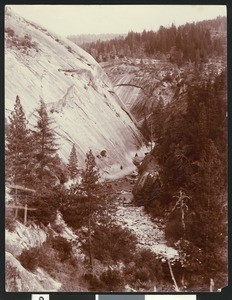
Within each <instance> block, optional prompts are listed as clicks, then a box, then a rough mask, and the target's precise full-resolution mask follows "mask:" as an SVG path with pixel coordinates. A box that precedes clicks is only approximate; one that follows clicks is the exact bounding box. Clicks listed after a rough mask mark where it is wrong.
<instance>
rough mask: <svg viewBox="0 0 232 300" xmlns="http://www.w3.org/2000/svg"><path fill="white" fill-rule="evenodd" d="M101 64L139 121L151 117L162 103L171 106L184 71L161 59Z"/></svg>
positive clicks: (118, 93) (121, 97)
mask: <svg viewBox="0 0 232 300" xmlns="http://www.w3.org/2000/svg"><path fill="white" fill-rule="evenodd" d="M101 65H102V67H103V68H104V70H105V71H106V73H107V75H108V76H109V78H110V79H111V80H112V82H113V85H114V88H115V91H116V93H117V95H118V96H119V97H120V99H122V101H123V102H124V104H125V106H126V107H127V109H128V110H129V111H130V113H131V114H132V115H133V116H134V117H135V119H136V120H137V122H140V121H142V120H143V119H144V118H145V117H148V116H149V115H150V114H151V112H152V111H153V110H154V109H155V107H156V106H157V103H158V102H159V101H162V102H163V103H164V104H165V105H166V104H167V103H169V102H170V101H171V99H172V98H173V96H174V94H175V92H176V90H177V85H178V82H179V81H180V80H181V70H180V69H179V68H178V67H177V66H175V65H173V64H170V63H169V62H166V61H161V60H155V59H143V60H140V59H134V60H129V59H128V60H125V59H124V60H122V61H121V60H119V61H115V62H111V63H110V62H109V63H108V62H105V63H101ZM182 71H183V70H182Z"/></svg>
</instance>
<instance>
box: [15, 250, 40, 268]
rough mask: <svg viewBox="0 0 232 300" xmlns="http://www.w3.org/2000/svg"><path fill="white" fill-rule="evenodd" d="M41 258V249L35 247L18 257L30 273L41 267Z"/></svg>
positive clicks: (24, 251)
mask: <svg viewBox="0 0 232 300" xmlns="http://www.w3.org/2000/svg"><path fill="white" fill-rule="evenodd" d="M40 256H41V248H40V247H34V248H30V249H28V250H27V249H24V250H23V252H22V253H21V255H20V256H19V257H18V259H19V261H20V262H21V265H22V266H23V267H24V268H25V269H27V270H28V271H31V272H34V271H35V270H36V268H37V267H38V265H39V261H40Z"/></svg>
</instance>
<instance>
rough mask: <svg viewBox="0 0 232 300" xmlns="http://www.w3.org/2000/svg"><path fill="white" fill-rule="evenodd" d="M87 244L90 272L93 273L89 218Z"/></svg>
mask: <svg viewBox="0 0 232 300" xmlns="http://www.w3.org/2000/svg"><path fill="white" fill-rule="evenodd" d="M88 244H89V249H88V252H89V265H90V268H91V271H93V258H92V242H91V223H90V217H89V220H88Z"/></svg>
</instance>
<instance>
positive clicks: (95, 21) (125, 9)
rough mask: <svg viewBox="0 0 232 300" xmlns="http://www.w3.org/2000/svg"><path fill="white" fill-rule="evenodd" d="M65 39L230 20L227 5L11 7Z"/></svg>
mask: <svg viewBox="0 0 232 300" xmlns="http://www.w3.org/2000/svg"><path fill="white" fill-rule="evenodd" d="M9 6H10V7H11V8H12V10H14V11H15V12H16V13H18V14H19V15H21V16H22V17H24V18H26V19H28V20H30V21H34V22H36V23H38V24H40V25H41V26H43V27H45V28H47V29H49V30H51V31H53V32H55V33H57V34H59V35H61V36H67V35H72V34H99V33H119V34H120V33H128V32H129V31H131V30H133V31H136V32H142V31H143V30H144V29H145V30H157V29H159V27H160V26H161V25H163V26H170V25H171V24H172V23H174V24H175V25H176V26H179V25H181V24H184V23H186V22H193V21H201V20H206V19H213V18H215V17H217V16H219V15H220V16H226V6H225V5H9Z"/></svg>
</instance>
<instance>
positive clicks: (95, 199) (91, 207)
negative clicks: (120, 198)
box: [82, 150, 100, 270]
mask: <svg viewBox="0 0 232 300" xmlns="http://www.w3.org/2000/svg"><path fill="white" fill-rule="evenodd" d="M85 162H86V169H85V172H84V175H83V180H82V189H83V191H84V193H85V194H86V198H87V200H86V201H87V206H88V254H89V263H90V267H91V269H92V270H93V249H92V226H93V224H92V221H93V215H94V213H95V212H96V211H98V210H99V200H100V199H99V189H100V184H99V173H98V169H97V167H96V162H95V157H94V155H93V153H92V151H91V150H90V151H89V153H87V154H86V160H85Z"/></svg>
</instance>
